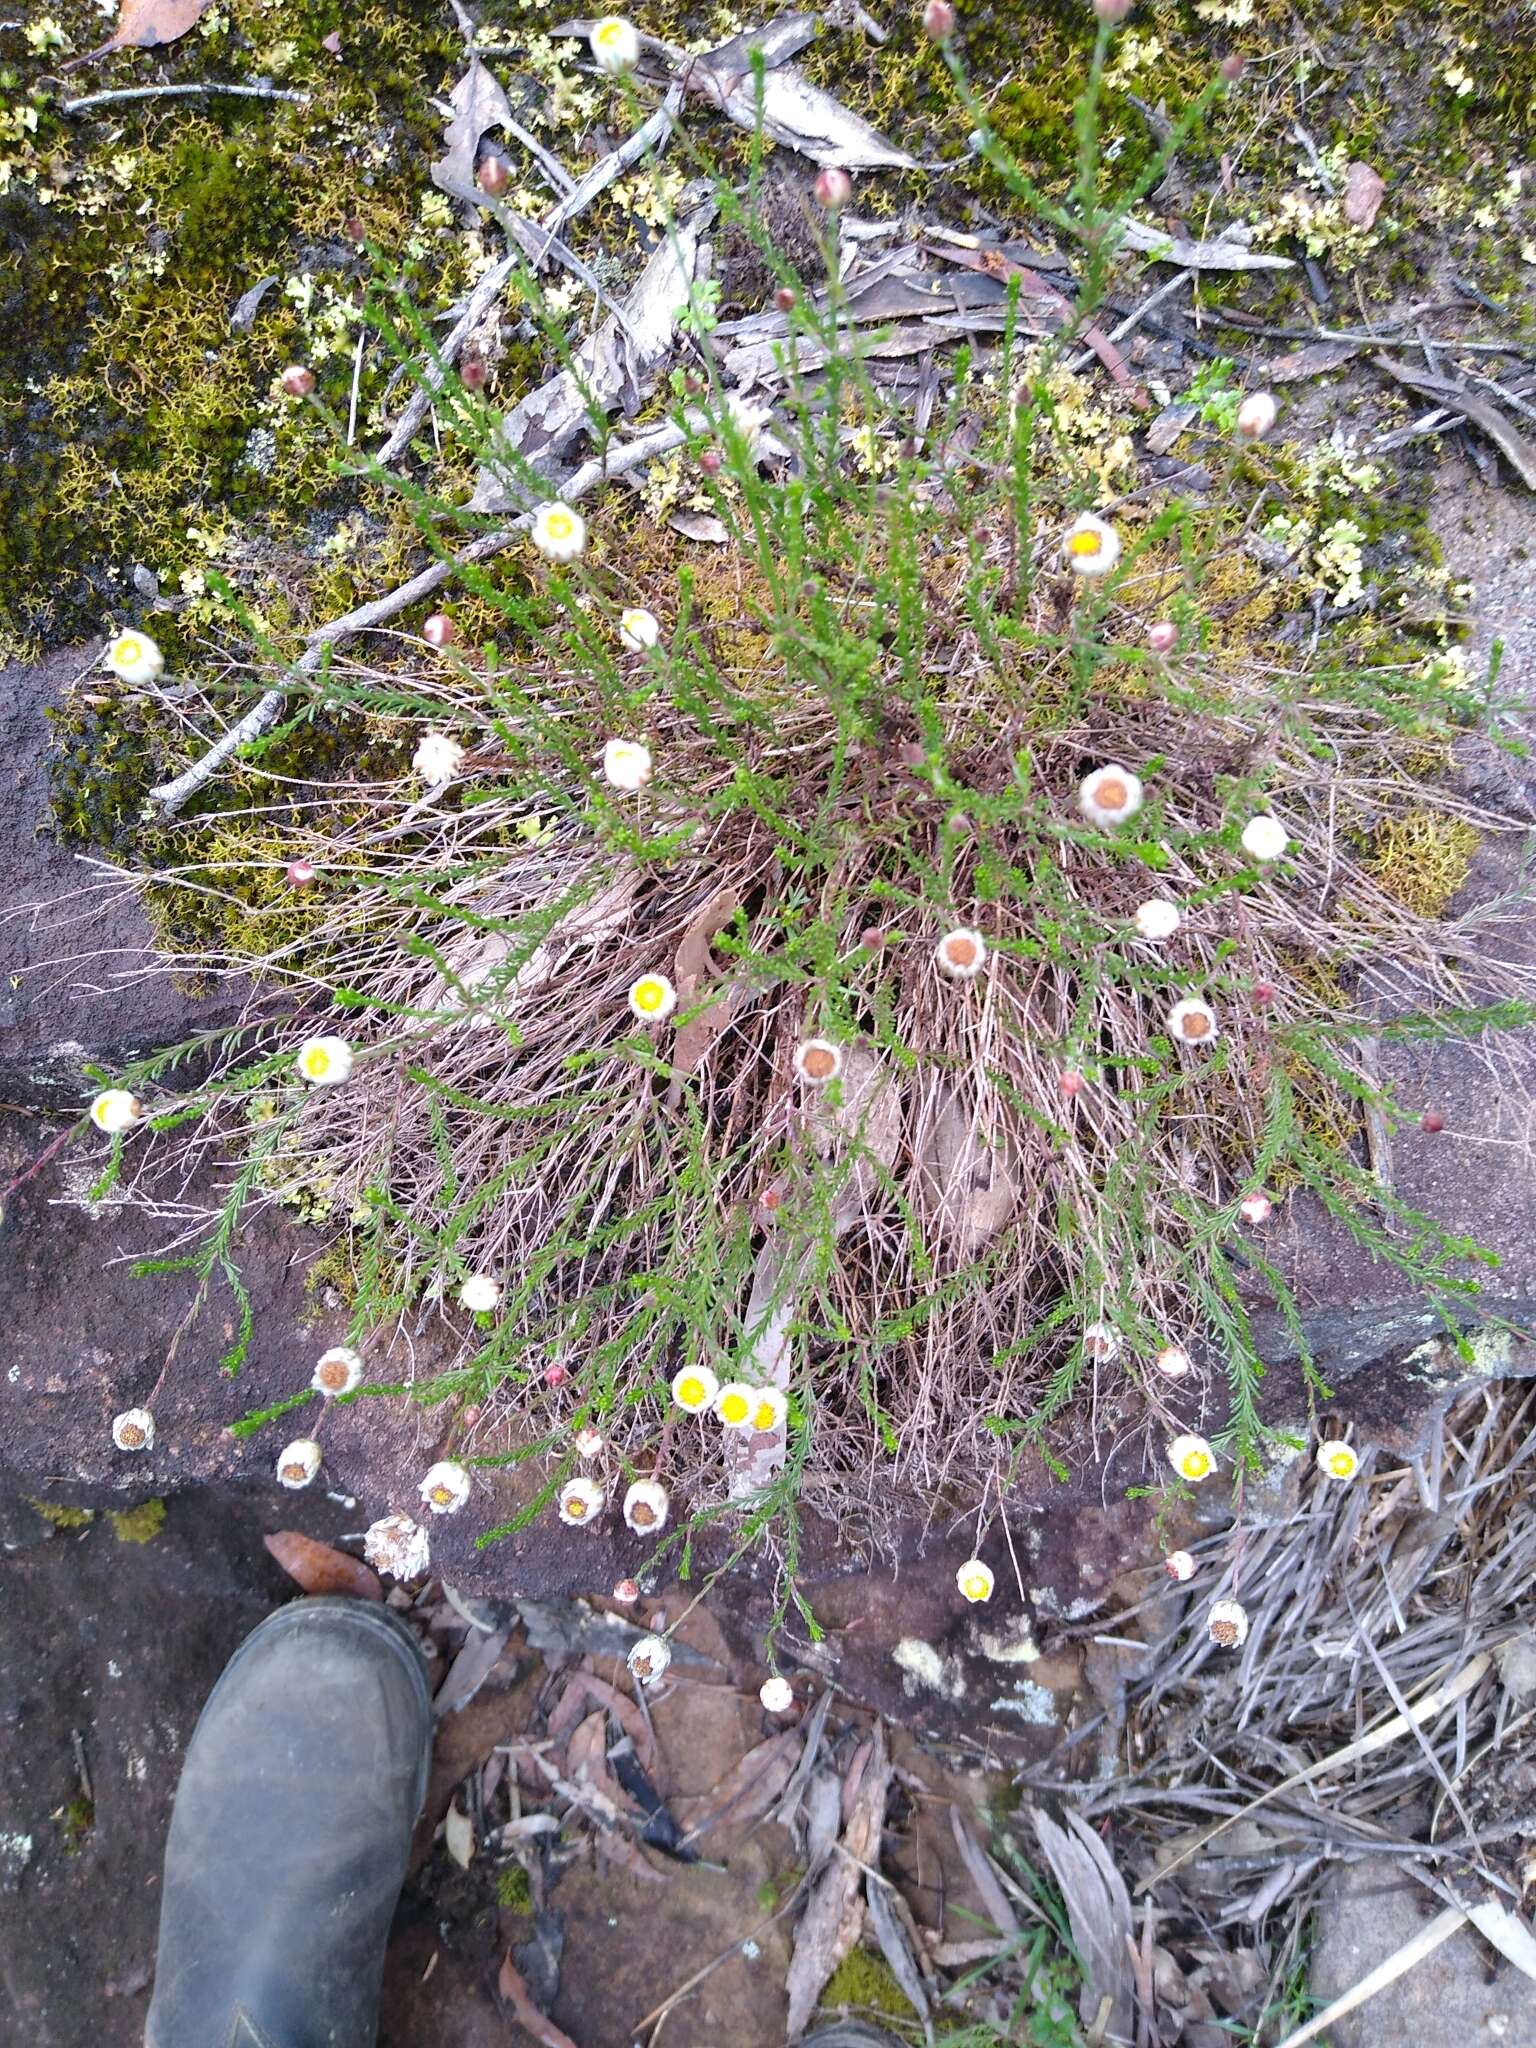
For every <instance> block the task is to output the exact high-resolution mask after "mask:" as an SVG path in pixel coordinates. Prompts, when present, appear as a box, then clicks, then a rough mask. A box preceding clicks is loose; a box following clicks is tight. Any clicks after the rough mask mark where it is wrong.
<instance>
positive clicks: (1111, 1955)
mask: <svg viewBox="0 0 1536 2048" xmlns="http://www.w3.org/2000/svg"><path fill="white" fill-rule="evenodd" d="M1034 1822H1035V1833H1036V1835H1037V1836H1038V1838H1039V1841H1040V1847H1041V1849H1042V1851H1043V1852H1044V1855H1045V1860H1046V1862H1047V1863H1049V1864H1050V1866H1051V1875H1052V1876H1053V1877H1054V1878H1055V1880H1056V1883H1057V1886H1058V1887H1059V1889H1060V1891H1061V1896H1062V1899H1063V1900H1064V1902H1065V1904H1066V1908H1067V1918H1068V1920H1069V1921H1070V1922H1071V1926H1072V1945H1073V1947H1074V1948H1075V1949H1076V1950H1077V1953H1078V1954H1079V1956H1081V1958H1082V1962H1083V1988H1082V1993H1081V1996H1080V1997H1079V1999H1078V2006H1077V2010H1078V2017H1079V2018H1080V2019H1081V2020H1082V2022H1083V2024H1084V2025H1085V2026H1093V2025H1095V2024H1096V2022H1097V2021H1098V2020H1099V2017H1100V2008H1101V2006H1102V2005H1103V2003H1104V2001H1105V2000H1106V1999H1107V2000H1108V2001H1109V2005H1110V2017H1109V2023H1108V2028H1107V2031H1108V2032H1109V2033H1110V2034H1111V2035H1112V2036H1113V2037H1114V2038H1115V2039H1117V2040H1129V2039H1130V2038H1131V2030H1132V2025H1133V2022H1134V2016H1135V2015H1134V2004H1135V1989H1134V1987H1135V1977H1134V1973H1133V1971H1132V1969H1131V1956H1132V1955H1133V1954H1134V1952H1135V1950H1134V1945H1133V1942H1132V1936H1131V1895H1130V1893H1129V1892H1128V1891H1127V1890H1126V1886H1125V1879H1124V1878H1123V1877H1122V1876H1121V1875H1120V1873H1119V1871H1118V1870H1117V1869H1116V1868H1115V1861H1114V1858H1113V1857H1112V1856H1111V1855H1110V1853H1109V1851H1108V1849H1106V1848H1105V1846H1104V1844H1103V1843H1102V1842H1101V1841H1100V1840H1099V1838H1098V1836H1097V1835H1096V1834H1095V1833H1094V1831H1093V1829H1092V1828H1091V1827H1089V1826H1088V1824H1087V1822H1086V1821H1084V1820H1083V1818H1082V1816H1081V1815H1080V1814H1076V1813H1073V1812H1072V1811H1071V1810H1070V1809H1068V1811H1067V1814H1066V1823H1067V1825H1066V1827H1065V1828H1060V1827H1058V1826H1057V1825H1056V1823H1055V1821H1053V1820H1052V1819H1051V1818H1050V1816H1049V1815H1048V1814H1044V1813H1037V1814H1036V1815H1035V1816H1034ZM1104 2031H1106V2029H1105V2028H1103V2027H1101V2028H1100V2032H1101V2033H1103V2032H1104Z"/></svg>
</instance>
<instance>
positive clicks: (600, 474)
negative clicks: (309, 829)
mask: <svg viewBox="0 0 1536 2048" xmlns="http://www.w3.org/2000/svg"><path fill="white" fill-rule="evenodd" d="M707 424H708V422H707V421H706V419H705V416H704V415H703V414H702V413H698V412H694V413H690V414H689V415H688V418H687V419H686V421H685V422H684V424H683V425H682V426H680V427H679V426H675V425H673V424H672V423H671V422H668V423H667V424H666V425H664V426H658V427H652V428H651V429H650V430H649V431H648V432H647V433H644V434H637V435H636V436H635V438H634V439H633V440H632V441H626V442H625V443H624V444H623V445H622V446H621V447H618V448H609V449H608V450H607V451H606V452H605V453H604V454H602V455H599V456H593V457H592V459H591V460H590V461H588V462H584V463H583V464H582V466H581V468H580V469H578V470H577V471H576V472H575V474H574V475H573V476H572V477H571V478H570V480H569V481H568V482H567V483H566V484H565V486H564V488H563V489H562V490H561V492H560V494H559V495H560V496H561V497H562V498H564V499H565V500H566V502H567V504H574V503H575V502H576V500H577V499H578V498H584V497H585V496H586V495H587V493H588V492H589V491H592V490H594V489H595V488H596V487H597V485H598V484H600V483H602V482H603V481H605V479H607V478H608V477H614V476H621V475H623V473H624V472H625V471H626V470H630V469H633V468H635V467H636V465H637V464H639V463H642V462H650V461H651V460H653V459H654V458H655V457H656V456H658V455H665V454H667V453H668V452H669V451H670V450H672V449H673V448H680V447H681V446H682V444H683V442H684V441H686V440H687V439H688V437H689V436H690V435H691V434H695V433H698V432H700V431H701V430H702V428H703V427H704V426H706V425H707ZM532 524H533V514H532V512H523V513H519V515H518V516H517V518H515V519H514V520H513V521H512V522H511V524H510V525H507V526H499V527H497V528H496V529H495V531H494V532H492V533H487V534H482V535H481V537H480V539H479V540H477V541H474V542H472V543H471V544H470V546H469V547H467V548H465V549H464V551H463V553H462V554H458V555H446V556H444V557H443V558H442V559H441V560H439V561H436V562H433V563H432V564H430V566H429V567H427V568H425V569H423V570H421V572H420V573H419V574H418V575H415V576H412V577H411V578H410V580H409V581H408V582H406V583H402V584H400V586H399V587H398V588H397V589H395V590H388V591H386V592H385V593H384V595H383V596H382V597H375V598H372V599H370V601H369V602H368V603H367V604H360V605H358V606H357V608H356V609H355V610H354V611H350V612H345V613H343V615H342V616H341V617H340V618H339V619H332V620H331V621H330V622H329V624H327V625H324V626H322V627H320V629H319V631H318V632H316V633H314V634H312V635H311V636H310V641H309V645H308V646H307V647H306V648H305V650H304V652H303V653H302V654H301V655H300V656H299V658H298V660H297V661H296V662H295V663H294V665H293V668H292V671H291V679H290V681H288V682H286V683H277V684H274V685H273V687H272V688H271V689H270V690H267V691H265V692H264V693H263V694H262V695H261V696H260V697H258V698H257V700H256V702H255V703H254V704H253V705H252V706H251V708H250V710H249V711H247V712H246V714H245V716H244V717H243V718H242V719H240V720H238V721H237V723H236V724H234V725H232V726H231V727H230V728H229V730H228V732H226V733H224V734H223V735H222V737H221V738H219V739H217V740H215V742H214V744H213V745H212V746H211V747H210V748H209V749H208V751H207V753H206V754H204V755H203V756H202V757H201V759H200V760H197V761H194V762H193V763H192V766H191V767H190V768H187V769H184V770H183V771H182V773H181V774H180V775H178V776H177V777H176V778H175V780H174V781H171V782H163V783H160V784H159V785H158V786H157V787H156V788H154V789H152V790H151V791H150V792H149V794H150V799H151V801H152V802H153V803H155V804H156V805H157V806H158V807H159V810H160V814H161V816H162V817H167V818H169V817H174V816H175V814H176V813H177V811H179V810H180V809H181V807H182V805H183V804H185V803H186V802H187V800H188V798H189V797H192V796H195V795H196V794H197V792H198V790H200V789H201V788H202V786H203V784H204V783H205V782H207V781H208V780H209V779H210V777H212V776H213V775H214V774H216V773H217V771H218V770H219V769H220V768H221V767H222V766H223V765H224V763H225V762H226V761H227V760H228V759H229V758H230V756H231V755H232V754H235V753H238V752H239V750H240V748H241V747H243V746H246V745H248V744H249V742H250V741H252V740H255V739H260V737H261V735H262V734H263V733H264V732H265V731H266V730H267V728H268V727H269V726H270V725H272V724H273V723H274V721H275V720H276V718H277V715H278V713H279V712H280V711H281V710H282V708H283V704H284V702H285V701H286V699H287V696H288V693H289V691H290V690H291V689H292V688H293V687H294V684H295V683H296V682H298V681H299V680H301V679H305V678H308V677H310V676H312V675H313V674H314V673H315V671H316V670H317V669H318V668H319V667H320V665H321V663H322V662H323V661H324V659H325V657H326V655H327V653H328V652H329V651H330V649H331V648H332V647H334V646H335V645H336V644H337V642H338V641H341V640H347V639H350V638H351V636H352V635H353V634H354V633H363V632H366V631H367V630H368V628H369V627H370V626H378V625H382V624H383V622H384V621H385V620H386V619H392V618H394V617H395V616H396V614H397V613H399V612H403V611H405V610H406V609H407V608H408V607H409V606H410V605H413V604H415V603H416V601H417V600H418V599H419V598H423V597H428V596H430V595H431V593H432V592H433V591H434V590H436V589H437V588H438V587H439V586H440V585H441V584H444V583H446V582H447V581H448V579H449V578H450V577H451V576H453V575H455V574H457V572H458V571H459V570H460V569H462V568H468V567H470V566H472V565H473V564H475V563H478V562H485V561H488V560H489V559H490V558H491V556H492V555H496V554H499V553H500V552H501V550H502V549H503V548H505V547H508V546H510V545H511V543H512V542H513V541H514V540H516V538H517V537H518V535H519V534H520V533H523V532H525V531H526V530H527V528H528V527H529V526H531V525H532Z"/></svg>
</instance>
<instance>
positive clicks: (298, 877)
mask: <svg viewBox="0 0 1536 2048" xmlns="http://www.w3.org/2000/svg"><path fill="white" fill-rule="evenodd" d="M283 873H284V875H285V877H286V879H287V883H288V886H289V888H290V889H307V888H308V887H309V885H310V883H311V882H313V881H314V879H315V877H316V875H317V874H318V873H319V869H318V868H317V867H316V866H315V864H314V862H313V861H312V860H291V861H289V863H288V865H287V867H286V868H285V869H284V870H283Z"/></svg>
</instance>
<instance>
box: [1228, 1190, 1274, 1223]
mask: <svg viewBox="0 0 1536 2048" xmlns="http://www.w3.org/2000/svg"><path fill="white" fill-rule="evenodd" d="M1274 1212H1275V1205H1274V1203H1273V1202H1272V1201H1271V1200H1270V1199H1269V1197H1268V1195H1266V1194H1264V1193H1262V1192H1261V1191H1255V1192H1254V1193H1253V1194H1251V1195H1244V1197H1243V1199H1242V1200H1241V1201H1240V1202H1239V1203H1238V1205H1237V1213H1238V1215H1239V1216H1241V1217H1242V1219H1243V1221H1244V1222H1245V1223H1267V1222H1268V1221H1269V1219H1270V1217H1271V1216H1272V1215H1273V1214H1274Z"/></svg>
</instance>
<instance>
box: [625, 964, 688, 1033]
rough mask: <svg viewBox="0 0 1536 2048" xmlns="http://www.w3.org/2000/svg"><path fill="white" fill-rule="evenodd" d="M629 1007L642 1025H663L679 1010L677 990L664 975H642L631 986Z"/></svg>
mask: <svg viewBox="0 0 1536 2048" xmlns="http://www.w3.org/2000/svg"><path fill="white" fill-rule="evenodd" d="M629 1007H630V1008H631V1010H633V1011H634V1013H635V1015H636V1016H637V1017H638V1018H639V1019H640V1021H641V1023H642V1024H663V1023H665V1022H666V1020H667V1018H668V1017H670V1016H671V1014H672V1012H673V1011H674V1010H675V1009H676V1008H677V990H676V989H675V988H674V987H673V986H672V984H671V982H670V981H668V979H667V977H666V976H665V975H664V974H642V975H641V977H640V979H639V980H638V981H637V982H634V983H632V984H631V987H630V991H629Z"/></svg>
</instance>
